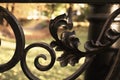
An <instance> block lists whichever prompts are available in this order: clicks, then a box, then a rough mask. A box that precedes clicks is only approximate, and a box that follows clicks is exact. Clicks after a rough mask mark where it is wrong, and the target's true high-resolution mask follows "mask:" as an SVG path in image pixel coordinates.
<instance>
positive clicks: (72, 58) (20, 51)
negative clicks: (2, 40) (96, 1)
mask: <svg viewBox="0 0 120 80" xmlns="http://www.w3.org/2000/svg"><path fill="white" fill-rule="evenodd" d="M96 9H97V8H96ZM71 13H72V12H71V10H70V11H69V13H68V14H62V15H59V16H57V17H56V18H54V19H51V20H50V23H49V31H50V34H51V36H52V37H53V38H54V41H51V43H50V45H49V44H46V43H43V42H38V43H32V44H30V45H28V46H27V47H25V36H24V32H23V30H22V27H21V26H20V24H19V22H18V21H17V19H16V18H15V16H14V15H13V14H11V13H10V12H9V11H8V10H6V9H4V8H3V7H0V20H1V21H2V20H3V18H5V19H6V21H7V22H8V23H9V24H10V25H11V28H12V30H13V32H14V34H15V39H16V48H15V52H14V55H13V57H12V59H11V60H9V61H8V62H7V63H5V64H0V72H5V71H7V70H10V69H11V68H12V67H14V66H15V65H16V64H17V63H18V62H20V63H21V68H22V70H23V72H24V74H25V75H26V76H27V77H28V78H29V79H30V80H39V78H38V77H36V76H35V75H34V74H32V73H31V71H30V69H29V68H28V66H27V63H26V55H27V53H28V51H29V50H30V49H32V48H34V47H42V48H45V49H46V50H47V51H48V52H49V54H50V57H51V61H50V63H49V64H48V65H46V66H43V65H41V64H40V63H39V61H38V59H39V58H43V59H46V55H44V54H40V55H38V56H36V58H35V59H34V65H35V67H36V68H37V69H38V70H40V71H48V70H49V69H51V68H52V67H53V66H54V63H55V61H56V53H55V51H54V50H53V48H54V47H55V50H56V51H63V54H62V55H61V56H60V57H58V58H57V60H58V61H59V62H60V64H61V66H67V65H68V64H70V65H72V66H75V64H77V63H78V61H79V60H80V59H81V58H82V57H85V58H86V59H85V62H84V63H83V64H82V66H80V68H79V69H78V70H76V71H75V72H74V73H73V74H71V75H70V76H68V77H66V78H65V79H64V80H75V79H76V78H77V77H78V76H79V75H81V73H83V72H84V71H85V70H87V71H88V72H87V73H86V77H88V75H89V74H90V73H89V70H90V69H92V68H91V67H90V66H91V65H92V64H93V63H95V62H94V61H95V58H96V56H100V55H101V54H103V53H104V54H108V53H106V52H107V51H111V50H113V52H114V55H113V57H112V58H111V59H110V60H112V63H111V65H110V67H109V68H108V71H106V72H105V76H101V77H102V78H101V79H99V80H113V79H114V80H119V77H120V76H119V74H120V72H119V71H117V70H118V69H119V66H120V49H115V48H111V46H112V45H113V44H114V43H115V42H116V41H117V40H118V39H119V38H120V32H119V31H117V30H115V29H112V28H111V27H110V26H111V24H112V22H114V19H115V18H116V17H117V16H118V15H119V14H120V8H118V9H117V10H115V11H114V12H113V13H112V14H111V15H109V17H107V20H104V25H103V26H102V27H101V31H100V32H99V35H98V37H97V38H95V39H92V38H91V39H89V40H88V41H87V42H86V43H85V49H86V51H85V52H83V51H81V50H79V49H78V45H79V44H78V43H79V42H80V40H79V38H77V37H76V34H75V31H74V30H73V26H74V25H73V23H72V19H71V17H72V15H71ZM99 17H101V16H98V17H96V19H99ZM89 19H91V18H89ZM94 19H95V18H94V17H92V20H94ZM93 22H94V21H93ZM61 26H62V27H63V28H64V29H65V30H64V31H63V32H62V33H61V35H60V37H59V35H58V33H57V32H58V29H59V27H61ZM98 26H99V25H98ZM92 33H94V34H97V33H95V32H94V31H93V32H92ZM109 54H110V53H109ZM98 64H99V63H98ZM98 73H99V72H98ZM115 76H116V77H117V78H116V79H115ZM88 78H89V79H88ZM88 78H86V80H91V79H92V78H91V79H90V77H88ZM95 80H97V79H95Z"/></svg>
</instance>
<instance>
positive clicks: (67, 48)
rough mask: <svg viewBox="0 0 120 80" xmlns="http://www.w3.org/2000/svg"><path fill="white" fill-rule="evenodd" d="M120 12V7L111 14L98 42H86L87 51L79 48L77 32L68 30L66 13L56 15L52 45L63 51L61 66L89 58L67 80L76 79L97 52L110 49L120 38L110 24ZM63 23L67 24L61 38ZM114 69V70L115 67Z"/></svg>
mask: <svg viewBox="0 0 120 80" xmlns="http://www.w3.org/2000/svg"><path fill="white" fill-rule="evenodd" d="M119 14H120V8H119V9H117V10H116V11H114V12H113V13H112V14H111V15H110V16H109V18H108V19H107V21H106V22H105V24H104V26H103V29H102V31H101V33H100V36H99V37H98V39H97V41H96V42H93V41H87V42H86V44H85V49H86V50H87V51H86V52H82V51H80V50H79V49H78V43H79V39H78V38H77V37H75V32H74V31H72V32H71V31H68V29H69V28H68V27H69V26H68V25H67V20H65V19H64V18H66V16H65V14H63V15H60V16H58V17H56V18H55V19H54V20H51V22H50V25H49V29H50V33H51V35H52V36H53V38H54V39H55V41H52V42H51V46H52V47H56V51H63V54H62V55H61V57H59V58H58V60H59V61H60V64H61V66H67V64H68V63H70V64H71V65H73V66H74V65H75V63H78V61H79V59H80V58H81V57H86V60H87V61H86V62H85V63H84V64H83V65H82V66H81V67H80V68H79V69H78V70H77V71H76V72H75V73H73V74H72V75H71V76H69V77H67V78H66V79H65V80H73V79H76V78H77V77H78V76H79V75H80V74H81V73H82V72H83V71H84V70H86V69H87V67H89V64H90V63H91V62H92V59H93V58H94V56H95V54H99V53H104V51H106V50H107V49H109V48H110V46H112V44H113V43H114V42H116V41H117V40H118V39H119V38H120V32H117V31H115V30H113V29H111V28H110V25H111V24H112V22H113V21H114V19H115V17H117V15H119ZM63 22H64V23H63ZM62 23H63V24H65V27H66V31H64V32H63V33H62V34H61V38H60V39H59V38H58V35H57V31H58V28H59V27H60V24H61V25H62ZM68 23H69V22H68ZM70 29H71V28H70ZM116 63H117V62H115V64H113V67H112V68H114V67H115V65H116ZM112 71H114V69H113V70H112ZM112 71H110V72H112ZM108 76H111V74H109V75H108ZM106 80H107V79H106ZM108 80H109V79H108Z"/></svg>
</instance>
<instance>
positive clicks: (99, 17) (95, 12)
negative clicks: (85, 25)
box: [85, 4, 113, 80]
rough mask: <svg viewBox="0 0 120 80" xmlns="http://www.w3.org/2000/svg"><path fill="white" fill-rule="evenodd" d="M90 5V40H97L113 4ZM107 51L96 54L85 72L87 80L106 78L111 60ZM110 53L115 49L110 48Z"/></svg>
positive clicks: (102, 79)
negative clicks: (108, 63)
mask: <svg viewBox="0 0 120 80" xmlns="http://www.w3.org/2000/svg"><path fill="white" fill-rule="evenodd" d="M90 6H91V14H90V15H89V16H88V20H89V22H90V26H89V32H88V40H93V41H96V40H97V38H98V36H99V34H100V32H101V30H102V26H103V24H104V23H105V21H106V19H107V18H108V15H109V13H110V8H111V5H110V4H90ZM106 53H108V52H106ZM106 53H103V54H98V55H96V57H95V58H94V60H93V62H92V63H91V65H90V67H89V68H88V69H87V70H86V72H85V80H104V79H105V76H106V74H107V72H108V70H109V66H108V65H107V62H108V61H109V56H108V54H106ZM109 53H113V50H112V49H110V50H109Z"/></svg>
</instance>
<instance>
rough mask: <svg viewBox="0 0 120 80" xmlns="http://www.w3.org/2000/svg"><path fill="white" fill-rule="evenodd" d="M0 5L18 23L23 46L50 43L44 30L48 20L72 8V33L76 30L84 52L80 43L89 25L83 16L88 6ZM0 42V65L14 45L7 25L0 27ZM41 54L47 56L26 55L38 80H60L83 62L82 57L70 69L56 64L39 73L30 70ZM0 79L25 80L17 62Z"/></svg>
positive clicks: (62, 4)
mask: <svg viewBox="0 0 120 80" xmlns="http://www.w3.org/2000/svg"><path fill="white" fill-rule="evenodd" d="M0 6H2V7H4V8H6V9H8V10H9V11H10V12H11V13H12V14H13V15H14V16H15V17H16V18H17V20H18V21H19V23H20V25H21V27H22V28H23V31H24V34H25V41H26V46H27V45H29V44H31V43H34V42H46V43H48V44H49V43H50V42H51V41H52V40H53V38H52V37H51V35H50V33H49V28H48V27H49V22H50V19H54V18H55V17H56V16H58V15H61V14H64V13H67V11H68V9H69V7H70V6H72V12H73V14H72V19H73V25H74V27H73V30H75V31H76V36H77V37H78V38H79V39H80V42H81V44H80V45H79V48H80V50H82V51H84V43H85V42H86V40H87V35H88V26H89V22H88V21H87V16H88V15H89V13H90V7H89V5H88V4H81V3H80V4H78V3H77V4H67V3H0ZM2 26H4V27H2ZM0 39H1V46H0V64H4V63H6V62H7V61H9V60H10V59H11V57H12V56H13V54H14V50H15V45H16V44H15V39H14V34H13V31H12V30H11V27H10V25H8V24H3V25H0ZM11 45H12V46H11ZM41 52H42V53H45V54H46V55H48V54H47V52H46V51H45V50H44V49H41V48H40V49H38V48H37V49H36V48H33V49H31V50H30V51H29V54H28V55H27V64H28V66H29V68H30V70H31V71H32V73H34V74H35V75H36V76H37V77H39V78H40V79H41V80H62V79H64V78H66V77H67V76H69V75H71V74H72V73H73V72H75V71H76V70H77V69H78V68H79V67H80V65H81V64H82V63H83V62H84V58H82V59H81V60H80V61H79V63H78V64H77V65H75V66H74V67H72V66H70V65H68V66H67V67H60V64H59V62H57V61H56V63H55V65H54V67H53V68H52V69H50V70H49V71H46V72H41V71H38V70H37V69H36V68H35V67H34V58H35V56H37V54H39V53H41ZM56 54H57V57H59V56H60V55H61V54H62V52H56ZM49 60H50V59H49V55H48V60H47V61H44V60H40V61H42V62H41V63H44V64H45V63H46V62H49ZM83 74H84V73H83ZM0 80H28V78H27V77H26V76H25V75H24V73H23V72H22V69H21V67H20V62H19V63H18V64H17V65H16V66H15V67H14V68H12V69H11V70H9V71H6V72H4V73H0ZM77 80H84V79H83V75H81V76H80V77H78V78H77Z"/></svg>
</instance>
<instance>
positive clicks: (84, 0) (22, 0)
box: [0, 0, 120, 4]
mask: <svg viewBox="0 0 120 80" xmlns="http://www.w3.org/2000/svg"><path fill="white" fill-rule="evenodd" d="M0 2H20V3H36V2H39V3H90V4H91V3H92V4H101V3H102V4H103V3H104V4H108V3H114V4H115V3H120V1H119V0H0Z"/></svg>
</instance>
